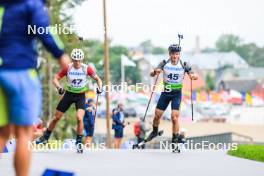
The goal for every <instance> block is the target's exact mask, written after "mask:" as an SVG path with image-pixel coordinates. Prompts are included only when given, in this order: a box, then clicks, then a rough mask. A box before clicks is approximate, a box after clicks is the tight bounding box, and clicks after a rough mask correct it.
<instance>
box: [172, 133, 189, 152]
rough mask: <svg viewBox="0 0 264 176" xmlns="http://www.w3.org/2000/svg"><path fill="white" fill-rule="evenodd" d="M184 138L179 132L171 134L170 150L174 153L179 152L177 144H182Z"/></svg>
mask: <svg viewBox="0 0 264 176" xmlns="http://www.w3.org/2000/svg"><path fill="white" fill-rule="evenodd" d="M185 141H186V140H185V138H184V136H183V135H180V134H173V135H172V140H171V143H172V152H173V153H175V152H177V153H180V152H181V150H180V147H179V145H180V144H184V143H185Z"/></svg>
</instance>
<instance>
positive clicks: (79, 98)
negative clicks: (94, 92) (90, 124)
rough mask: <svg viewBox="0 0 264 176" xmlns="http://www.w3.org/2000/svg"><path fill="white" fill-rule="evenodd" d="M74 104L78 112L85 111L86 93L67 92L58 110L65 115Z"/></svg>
mask: <svg viewBox="0 0 264 176" xmlns="http://www.w3.org/2000/svg"><path fill="white" fill-rule="evenodd" d="M72 103H75V108H76V110H78V109H83V110H85V93H72V92H68V91H66V92H65V94H64V95H63V97H62V99H61V101H60V102H59V104H58V106H57V110H58V111H60V112H63V113H65V112H66V111H67V110H68V109H69V107H70V106H71V105H72Z"/></svg>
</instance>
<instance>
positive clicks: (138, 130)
mask: <svg viewBox="0 0 264 176" xmlns="http://www.w3.org/2000/svg"><path fill="white" fill-rule="evenodd" d="M140 131H141V130H140V122H136V123H135V125H134V134H135V135H136V136H139V135H140Z"/></svg>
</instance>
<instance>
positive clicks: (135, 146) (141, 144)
mask: <svg viewBox="0 0 264 176" xmlns="http://www.w3.org/2000/svg"><path fill="white" fill-rule="evenodd" d="M163 132H164V131H163V130H160V131H157V132H155V131H152V132H151V133H150V135H149V136H148V138H147V139H145V140H144V141H142V142H140V143H138V144H134V145H133V147H132V148H133V149H140V148H141V147H142V146H143V145H145V144H146V143H148V142H150V141H152V140H153V139H154V138H156V137H158V136H162V135H163Z"/></svg>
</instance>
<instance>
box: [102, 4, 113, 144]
mask: <svg viewBox="0 0 264 176" xmlns="http://www.w3.org/2000/svg"><path fill="white" fill-rule="evenodd" d="M105 1H106V0H103V14H104V77H105V84H106V85H107V86H106V94H105V96H106V113H105V114H106V129H107V146H108V148H111V147H112V142H111V132H110V97H109V93H110V92H109V91H110V89H109V85H110V81H109V48H108V35H107V15H106V2H105Z"/></svg>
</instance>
